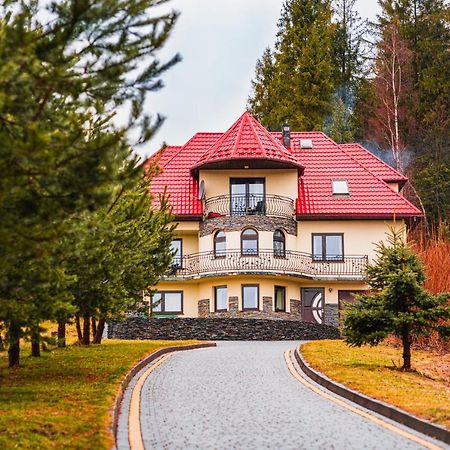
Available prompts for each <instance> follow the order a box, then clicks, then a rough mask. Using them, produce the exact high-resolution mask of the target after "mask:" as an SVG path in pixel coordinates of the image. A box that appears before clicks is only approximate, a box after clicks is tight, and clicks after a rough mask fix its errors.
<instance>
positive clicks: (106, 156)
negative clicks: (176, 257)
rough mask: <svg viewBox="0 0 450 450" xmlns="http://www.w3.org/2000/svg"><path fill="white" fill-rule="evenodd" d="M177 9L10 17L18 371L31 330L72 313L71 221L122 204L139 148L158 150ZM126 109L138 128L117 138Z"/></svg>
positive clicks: (6, 144) (90, 6)
mask: <svg viewBox="0 0 450 450" xmlns="http://www.w3.org/2000/svg"><path fill="white" fill-rule="evenodd" d="M162 3H165V0H160V1H156V2H155V1H153V0H142V1H134V0H99V1H96V2H86V1H81V0H62V1H59V2H47V1H44V0H42V1H40V0H22V1H18V0H17V1H8V2H3V4H2V6H0V58H1V61H2V66H1V68H0V142H1V146H0V259H1V260H2V265H1V267H0V321H3V322H4V324H5V325H6V327H7V329H8V333H7V335H8V341H9V349H8V351H9V364H10V366H15V365H18V363H19V338H20V336H21V335H22V334H23V333H24V332H25V331H26V328H25V327H26V326H28V325H30V324H35V323H38V322H39V321H41V320H43V319H49V318H54V317H55V315H57V314H58V315H61V314H62V315H63V316H64V315H67V314H70V311H71V310H72V306H71V296H70V294H69V292H68V291H67V287H68V286H69V285H70V284H71V283H72V282H73V281H74V280H73V279H72V277H71V276H70V275H69V274H67V272H66V271H65V270H64V265H63V263H62V262H61V259H60V253H59V251H58V245H59V243H60V241H61V240H62V239H63V238H64V236H65V235H66V234H67V232H68V223H69V222H70V220H69V219H70V218H72V217H74V216H79V215H82V214H84V213H86V211H96V210H98V209H100V208H103V207H104V206H105V205H107V204H109V203H110V202H111V199H112V196H113V193H114V190H115V189H116V187H117V185H120V184H122V183H124V180H131V179H136V178H137V177H139V170H138V168H137V167H136V166H137V164H136V159H135V158H132V157H131V147H130V144H129V141H128V139H127V135H129V132H130V131H133V132H134V133H135V134H136V133H137V134H138V136H139V138H138V141H139V143H143V142H146V141H147V140H148V139H150V137H151V136H152V135H153V133H154V131H155V130H156V128H157V127H158V126H159V125H160V124H161V121H162V118H161V117H159V116H158V117H156V119H154V120H152V118H151V117H149V116H148V115H146V114H145V113H144V112H143V105H144V102H145V100H146V97H147V93H148V92H150V91H153V90H155V89H158V88H160V87H161V85H162V83H161V80H160V75H161V74H162V73H163V72H164V71H165V70H166V69H168V68H169V67H171V66H172V65H173V64H175V63H176V62H177V61H178V59H179V57H178V56H176V57H174V58H172V59H171V60H170V61H168V62H167V63H165V64H161V63H160V62H159V61H158V60H157V59H156V58H155V53H156V52H157V50H158V49H160V48H161V47H162V46H163V45H164V43H165V42H166V40H167V38H168V36H169V34H170V31H171V29H172V28H173V25H174V23H175V21H176V18H177V15H176V14H175V13H168V14H162V15H157V13H155V12H154V7H156V6H158V5H159V4H162ZM118 108H128V109H129V111H130V114H129V122H128V123H126V124H124V125H123V126H117V125H116V126H115V125H114V124H113V122H112V119H113V116H114V114H115V111H116V110H117V109H118Z"/></svg>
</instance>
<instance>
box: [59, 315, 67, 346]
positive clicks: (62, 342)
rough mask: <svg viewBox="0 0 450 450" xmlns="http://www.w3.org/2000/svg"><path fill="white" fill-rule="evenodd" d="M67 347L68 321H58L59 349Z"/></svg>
mask: <svg viewBox="0 0 450 450" xmlns="http://www.w3.org/2000/svg"><path fill="white" fill-rule="evenodd" d="M65 346H66V321H65V320H59V321H58V347H60V348H62V347H65Z"/></svg>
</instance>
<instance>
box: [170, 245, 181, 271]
mask: <svg viewBox="0 0 450 450" xmlns="http://www.w3.org/2000/svg"><path fill="white" fill-rule="evenodd" d="M170 250H171V251H172V255H173V257H172V269H181V266H182V260H183V243H182V240H181V239H174V240H173V241H172V242H171V243H170Z"/></svg>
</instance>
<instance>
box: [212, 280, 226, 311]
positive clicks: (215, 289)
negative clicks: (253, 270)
mask: <svg viewBox="0 0 450 450" xmlns="http://www.w3.org/2000/svg"><path fill="white" fill-rule="evenodd" d="M218 289H226V290H227V306H226V308H220V309H219V308H217V290H218ZM214 311H215V312H226V311H228V286H227V285H226V284H224V285H221V286H214Z"/></svg>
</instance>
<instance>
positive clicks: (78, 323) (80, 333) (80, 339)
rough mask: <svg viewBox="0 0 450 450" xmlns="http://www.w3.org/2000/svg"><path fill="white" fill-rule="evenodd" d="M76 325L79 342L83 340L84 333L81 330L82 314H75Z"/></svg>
mask: <svg viewBox="0 0 450 450" xmlns="http://www.w3.org/2000/svg"><path fill="white" fill-rule="evenodd" d="M75 327H76V329H77V336H78V342H80V343H81V342H82V341H83V333H82V332H81V325H80V316H75Z"/></svg>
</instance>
